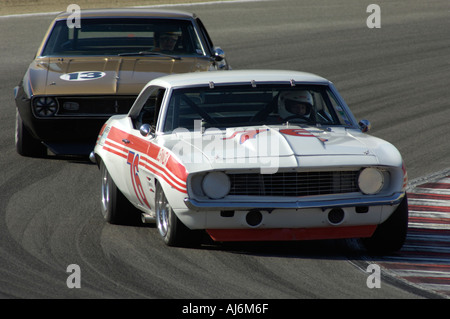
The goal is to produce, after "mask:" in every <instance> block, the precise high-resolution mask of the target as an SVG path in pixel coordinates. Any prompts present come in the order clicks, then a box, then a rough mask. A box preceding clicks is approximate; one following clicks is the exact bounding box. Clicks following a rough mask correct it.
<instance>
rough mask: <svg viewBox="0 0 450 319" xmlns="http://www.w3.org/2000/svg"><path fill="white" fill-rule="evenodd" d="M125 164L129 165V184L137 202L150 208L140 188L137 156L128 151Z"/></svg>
mask: <svg viewBox="0 0 450 319" xmlns="http://www.w3.org/2000/svg"><path fill="white" fill-rule="evenodd" d="M127 164H129V165H130V175H131V183H132V185H133V189H134V192H135V194H136V196H137V198H138V199H139V202H140V203H141V204H145V205H146V206H147V207H150V205H149V203H148V201H147V197H146V196H145V193H144V189H143V188H142V184H141V179H140V178H139V154H135V153H134V152H131V151H129V152H128V158H127Z"/></svg>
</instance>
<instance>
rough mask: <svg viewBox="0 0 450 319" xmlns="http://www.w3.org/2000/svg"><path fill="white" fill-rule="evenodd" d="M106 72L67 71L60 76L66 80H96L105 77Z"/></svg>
mask: <svg viewBox="0 0 450 319" xmlns="http://www.w3.org/2000/svg"><path fill="white" fill-rule="evenodd" d="M105 75H106V73H105V72H100V71H83V72H72V73H66V74H63V75H61V76H60V78H61V80H65V81H89V80H96V79H100V78H102V77H104V76H105Z"/></svg>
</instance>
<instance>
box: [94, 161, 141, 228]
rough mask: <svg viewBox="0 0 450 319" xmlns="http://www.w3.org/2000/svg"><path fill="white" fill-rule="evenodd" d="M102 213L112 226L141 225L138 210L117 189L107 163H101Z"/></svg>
mask: <svg viewBox="0 0 450 319" xmlns="http://www.w3.org/2000/svg"><path fill="white" fill-rule="evenodd" d="M100 174H101V211H102V215H103V218H104V219H105V221H107V222H108V223H110V224H117V225H135V224H137V223H139V214H138V209H137V208H136V207H134V206H133V205H132V204H131V203H130V202H129V201H128V199H127V198H126V197H125V196H124V195H123V194H122V192H121V191H120V190H119V189H118V188H117V186H116V184H115V183H114V181H113V179H112V178H111V175H110V174H109V172H108V169H107V168H106V166H105V163H103V161H102V162H100Z"/></svg>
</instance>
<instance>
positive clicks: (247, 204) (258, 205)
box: [184, 192, 405, 211]
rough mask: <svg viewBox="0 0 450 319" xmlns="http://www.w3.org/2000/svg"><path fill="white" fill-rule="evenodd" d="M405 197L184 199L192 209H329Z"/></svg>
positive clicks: (394, 201)
mask: <svg viewBox="0 0 450 319" xmlns="http://www.w3.org/2000/svg"><path fill="white" fill-rule="evenodd" d="M404 197H405V193H404V192H398V193H394V194H392V195H389V196H365V197H360V198H345V199H333V200H305V201H301V200H297V201H292V202H284V201H283V202H282V201H274V202H256V201H244V200H241V201H200V200H196V199H192V198H186V199H185V200H184V202H185V204H186V206H187V207H188V208H189V209H191V210H193V211H217V210H250V209H261V210H274V209H313V208H320V209H323V210H325V209H330V208H337V207H357V206H393V205H398V204H400V202H401V201H402V200H403V198H404Z"/></svg>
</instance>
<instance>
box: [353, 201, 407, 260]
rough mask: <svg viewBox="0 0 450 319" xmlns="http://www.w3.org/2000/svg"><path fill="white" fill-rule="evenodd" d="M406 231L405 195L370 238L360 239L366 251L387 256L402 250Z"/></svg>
mask: <svg viewBox="0 0 450 319" xmlns="http://www.w3.org/2000/svg"><path fill="white" fill-rule="evenodd" d="M407 231H408V199H407V197H406V195H405V197H404V198H403V200H402V202H401V203H400V205H398V207H397V209H396V210H395V211H394V212H393V213H392V215H391V216H390V217H389V218H388V219H387V220H386V221H385V222H383V223H382V224H380V225H378V227H377V229H376V230H375V233H374V234H373V235H372V237H370V238H364V239H362V242H363V244H364V246H365V247H366V248H367V250H368V251H369V252H371V253H374V254H389V253H393V252H395V251H398V250H400V249H401V248H402V246H403V244H404V242H405V240H406V233H407Z"/></svg>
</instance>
